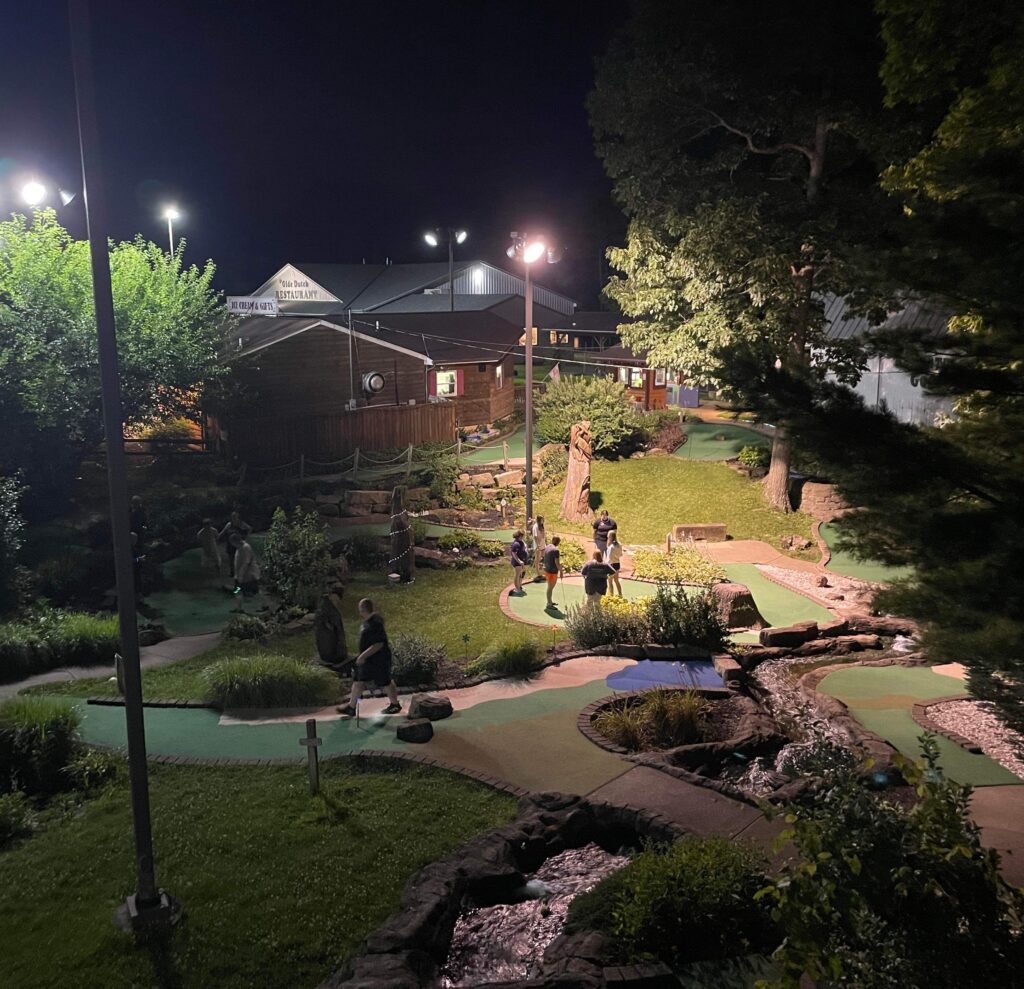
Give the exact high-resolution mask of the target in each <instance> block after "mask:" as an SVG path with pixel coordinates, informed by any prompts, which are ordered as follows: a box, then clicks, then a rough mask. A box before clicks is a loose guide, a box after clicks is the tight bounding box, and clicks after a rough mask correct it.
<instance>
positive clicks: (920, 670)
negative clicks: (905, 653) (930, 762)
mask: <svg viewBox="0 0 1024 989" xmlns="http://www.w3.org/2000/svg"><path fill="white" fill-rule="evenodd" d="M818 690H820V691H821V692H822V693H825V694H830V695H831V696H832V697H835V698H838V699H839V700H841V701H842V702H843V703H844V704H846V705H847V706H848V707H849V708H850V712H851V713H852V714H853V716H854V717H855V718H856V719H857V720H858V721H859V722H860V723H861V724H862V725H863V726H864V727H865V728H867V729H868V730H869V731H873V732H875V733H876V734H878V735H881V736H882V738H884V739H886V741H888V742H890V743H891V744H893V745H895V746H896V748H898V749H899V750H900V751H901V752H902V753H904V754H905V755H908V756H911V757H912V758H920V756H921V746H920V744H919V743H918V741H917V739H918V737H919V736H920V735H921V734H922V733H923V732H924V729H923V728H922V727H921V726H920V725H919V724H918V723H917V722H916V721H915V720H914V718H913V715H912V714H911V708H912V707H913V705H914V704H915V703H920V702H922V701H929V700H936V699H938V698H940V697H949V696H951V695H953V694H956V693H960V692H962V685H961V684H960V682H959V681H957V680H956V679H954V678H952V677H947V676H942V675H941V674H938V673H934V672H933V671H932V670H930V669H928V668H927V667H920V666H916V667H913V666H881V667H871V666H852V667H850V668H849V669H845V670H836V671H835V672H834V673H830V674H829V675H828V676H827V677H825V679H824V680H822V681H821V683H820V684H819V685H818ZM937 737H938V744H939V754H940V763H939V764H940V765H941V767H942V769H943V772H945V773H946V775H947V776H949V777H950V778H951V779H954V780H956V781H957V782H958V783H969V784H971V785H972V786H1006V785H1019V784H1020V783H1022V782H1024V780H1021V779H1020V778H1019V777H1017V776H1015V775H1014V774H1013V773H1011V772H1010V771H1009V770H1008V769H1004V768H1003V767H1002V766H1000V765H999V763H997V762H996V761H995V760H994V759H990V758H989V757H988V756H987V755H977V754H975V753H972V752H968V751H967V750H966V749H962V748H961V747H960V746H959V745H957V744H956V743H954V742H951V741H950V740H949V739H947V738H944V737H943V736H941V735H939V736H937Z"/></svg>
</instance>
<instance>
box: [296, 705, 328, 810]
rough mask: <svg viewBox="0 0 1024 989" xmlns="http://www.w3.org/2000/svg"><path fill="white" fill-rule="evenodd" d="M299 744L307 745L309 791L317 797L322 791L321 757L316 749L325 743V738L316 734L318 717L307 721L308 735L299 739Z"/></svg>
mask: <svg viewBox="0 0 1024 989" xmlns="http://www.w3.org/2000/svg"><path fill="white" fill-rule="evenodd" d="M299 745H304V746H306V752H307V754H308V756H309V792H310V794H311V795H312V796H314V797H315V796H316V795H317V794H318V793H319V792H320V758H319V756H318V755H317V751H316V750H317V749H318V748H319V747H320V746H321V745H323V739H322V738H317V735H316V718H310V719H309V720H307V721H306V737H305V738H300V739H299Z"/></svg>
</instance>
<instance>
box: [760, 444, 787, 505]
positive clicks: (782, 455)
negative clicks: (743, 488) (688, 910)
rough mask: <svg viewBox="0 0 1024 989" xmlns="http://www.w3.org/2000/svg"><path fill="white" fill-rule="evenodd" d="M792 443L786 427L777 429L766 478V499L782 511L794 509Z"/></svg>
mask: <svg viewBox="0 0 1024 989" xmlns="http://www.w3.org/2000/svg"><path fill="white" fill-rule="evenodd" d="M791 453H792V443H791V441H790V438H789V434H788V433H787V432H786V430H785V427H783V426H779V427H778V428H777V429H776V430H775V441H774V442H773V443H772V462H771V465H770V466H769V468H768V476H767V477H766V478H765V479H764V500H765V501H766V502H768V504H769V505H771V507H772V508H776V509H778V510H779V511H780V512H791V511H793V505H792V504H791V502H790V500H789V461H790V456H791Z"/></svg>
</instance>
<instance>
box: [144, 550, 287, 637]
mask: <svg viewBox="0 0 1024 989" xmlns="http://www.w3.org/2000/svg"><path fill="white" fill-rule="evenodd" d="M251 542H252V547H253V549H254V550H255V551H256V555H257V557H259V556H260V555H261V553H262V550H263V538H262V537H261V536H253V537H252V540H251ZM162 570H163V576H164V586H163V587H162V588H161V589H160V590H158V591H154V592H153V593H152V594H149V595H147V596H146V598H145V606H146V617H147V618H151V619H152V620H154V621H159V622H162V623H163V624H164V625H165V626H166V628H167V631H168V632H169V633H170V634H171V635H202V634H204V633H206V632H219V631H220V630H221V629H223V628H224V627H225V626H226V625H227V623H228V621H229V620H230V619H231V616H232V615H233V614H237V613H238V612H241V611H245V612H250V613H251V612H256V611H259V610H260V609H262V608H265V607H267V605H269V604H270V603H271V602H272V598H271V597H269V596H268V595H264V594H262V593H261V594H257V595H255V596H254V597H244V596H243V595H241V594H232V593H230V587H231V578H230V577H228V576H226V575H222V574H217V573H213V572H211V571H210V570H207V569H206V568H205V567H204V566H203V562H202V551H201V550H199V549H190V550H187V551H186V552H184V553H183V554H182V555H181V556H178V557H175V558H174V559H173V560H168V561H167V562H166V563H165V564H164V565H163V567H162Z"/></svg>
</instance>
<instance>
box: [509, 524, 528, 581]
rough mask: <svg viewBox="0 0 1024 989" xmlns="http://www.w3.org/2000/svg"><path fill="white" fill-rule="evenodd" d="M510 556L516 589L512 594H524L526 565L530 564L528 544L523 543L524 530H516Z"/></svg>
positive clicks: (513, 534)
mask: <svg viewBox="0 0 1024 989" xmlns="http://www.w3.org/2000/svg"><path fill="white" fill-rule="evenodd" d="M509 554H510V556H511V562H512V573H513V574H514V577H513V581H514V583H515V588H514V590H513V592H512V593H514V594H523V593H524V591H523V574H524V573H526V565H527V564H528V563H529V562H530V554H529V553H527V551H526V543H525V542H523V530H522V529H516V531H515V532H513V533H512V545H511V546H510V547H509Z"/></svg>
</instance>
